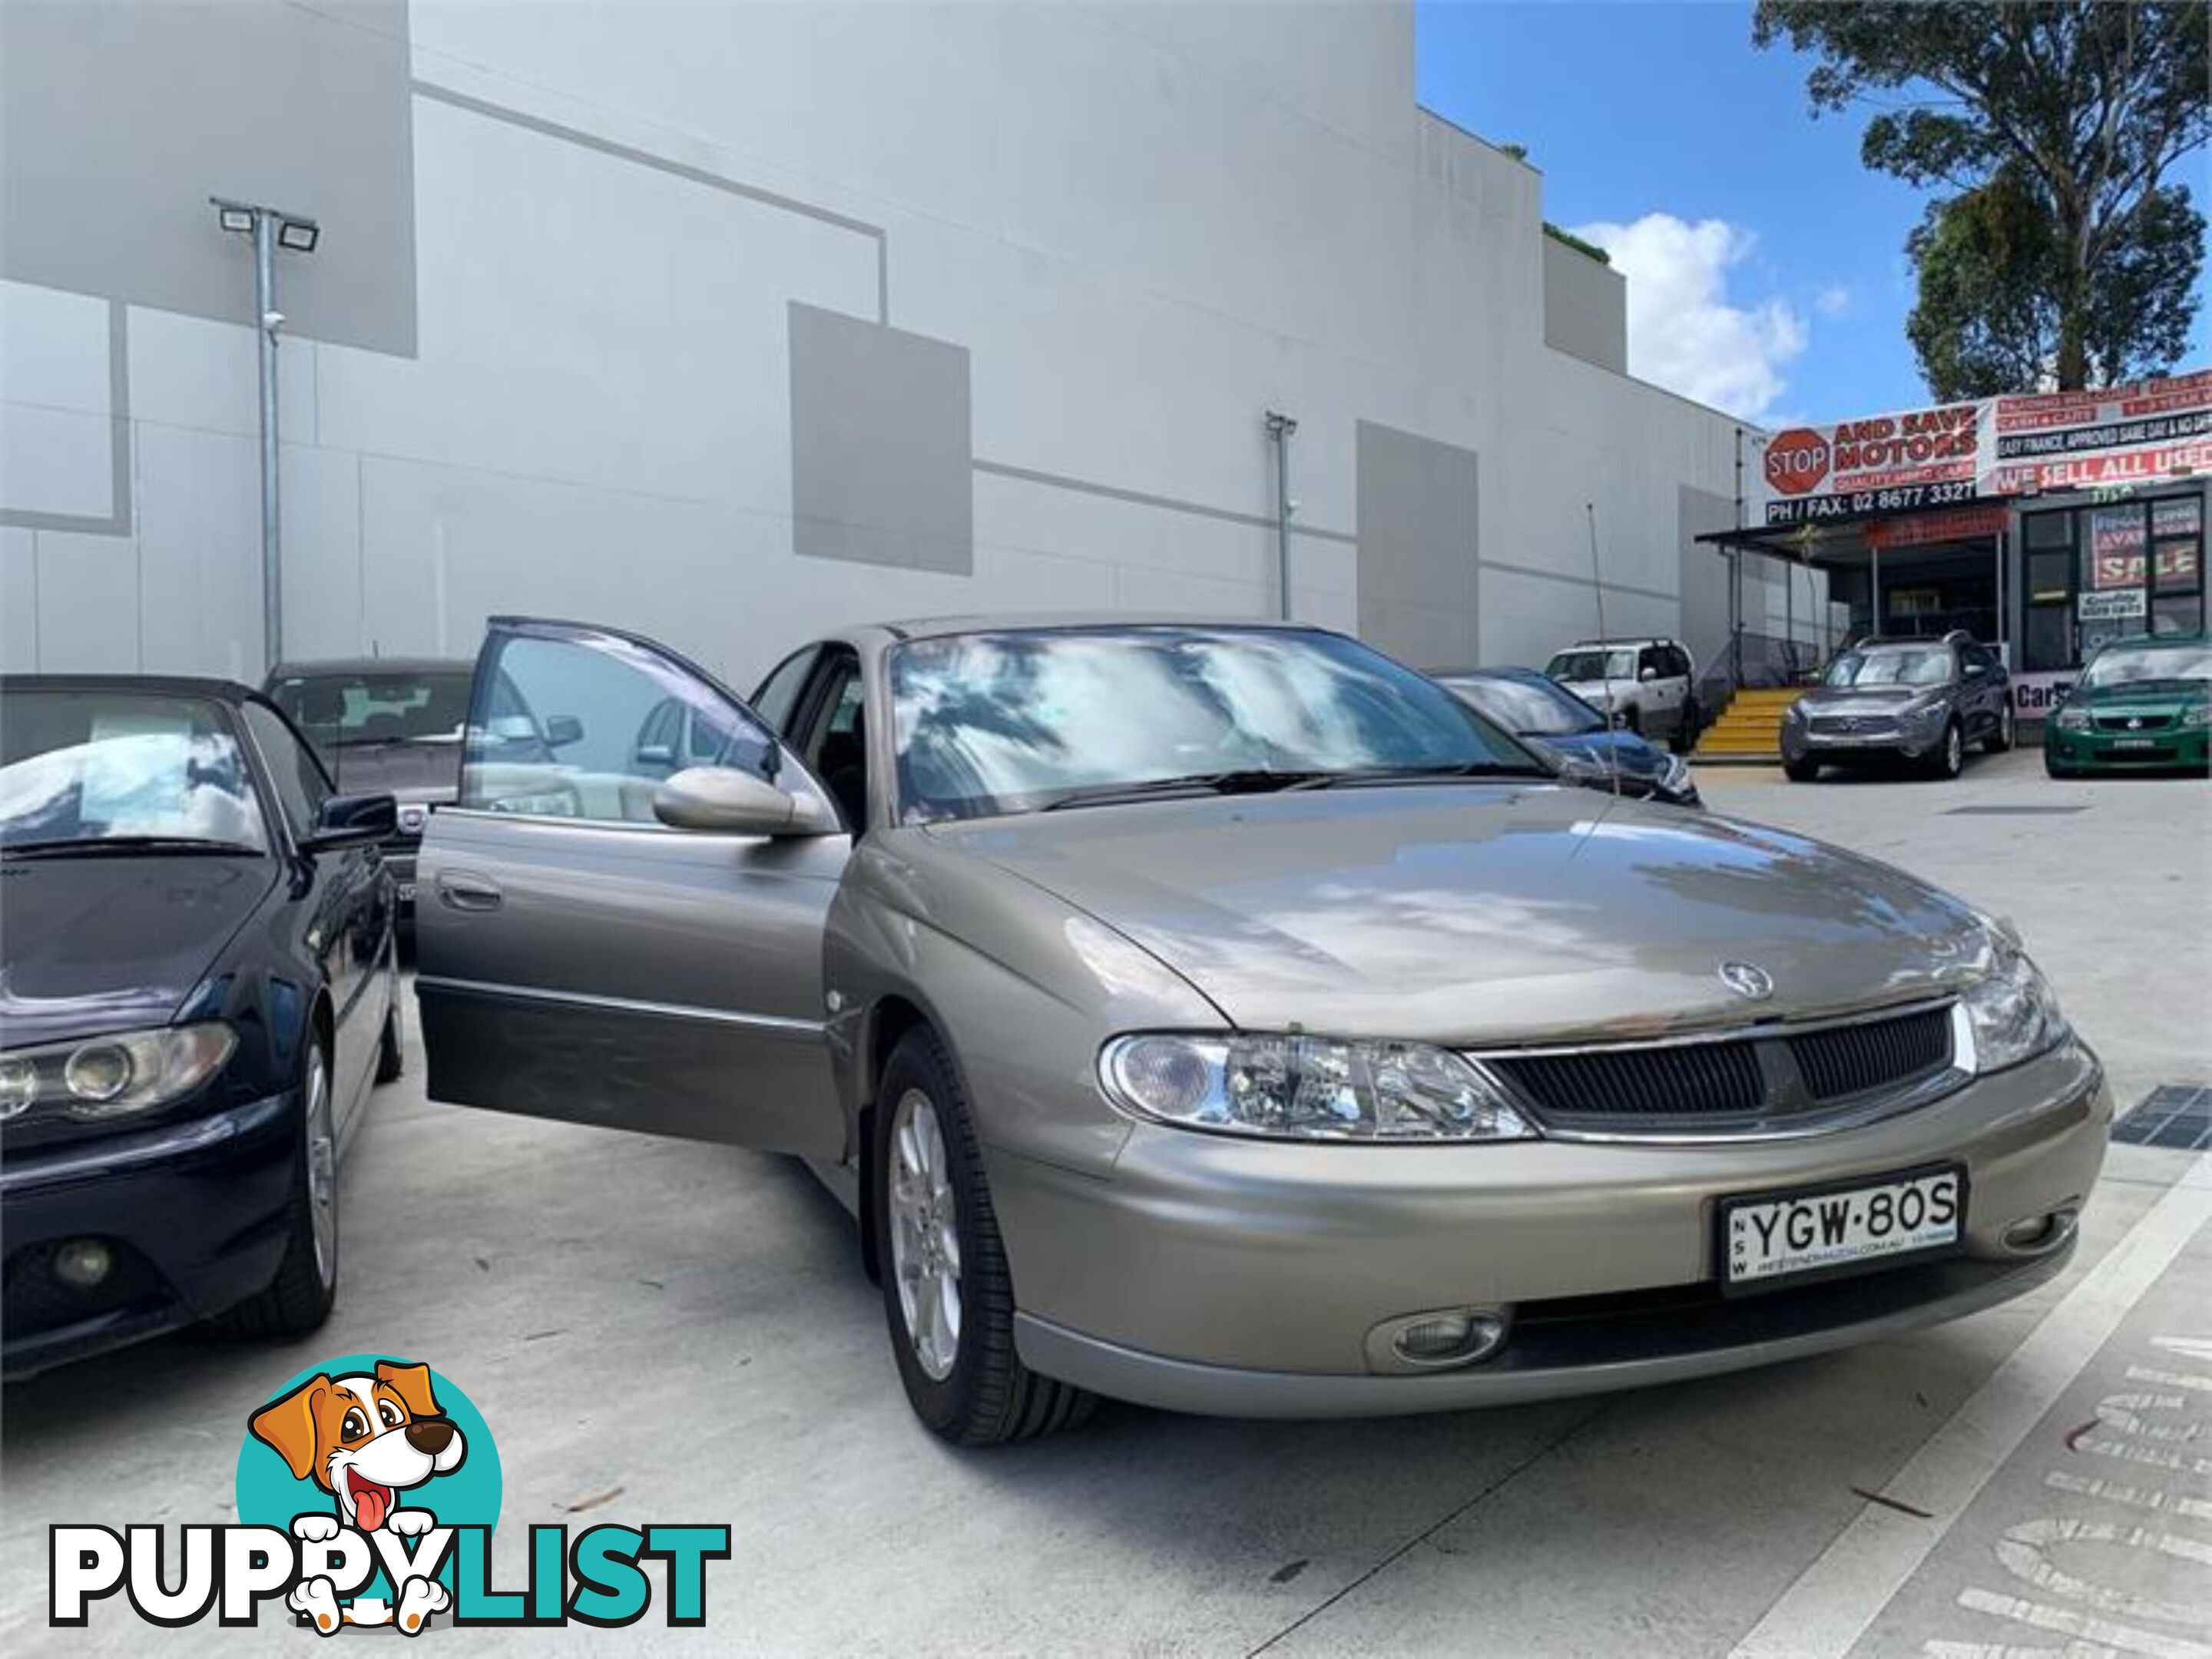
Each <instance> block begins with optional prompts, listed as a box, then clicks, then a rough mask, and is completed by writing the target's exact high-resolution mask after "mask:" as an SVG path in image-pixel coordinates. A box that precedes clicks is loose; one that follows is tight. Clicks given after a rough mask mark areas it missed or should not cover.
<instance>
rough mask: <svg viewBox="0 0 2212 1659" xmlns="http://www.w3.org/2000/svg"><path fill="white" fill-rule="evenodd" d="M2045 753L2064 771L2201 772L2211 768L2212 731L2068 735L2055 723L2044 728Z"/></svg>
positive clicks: (2199, 728) (2174, 729)
mask: <svg viewBox="0 0 2212 1659" xmlns="http://www.w3.org/2000/svg"><path fill="white" fill-rule="evenodd" d="M2043 752H2044V756H2045V758H2046V759H2048V760H2049V761H2050V763H2051V765H2052V766H2053V767H2055V768H2057V769H2059V770H2061V771H2071V772H2157V771H2174V770H2180V771H2193V772H2202V771H2203V770H2205V769H2207V767H2208V766H2212V731H2208V730H2207V729H2206V728H2205V727H2203V726H2186V727H2184V726H2169V727H2166V729H2165V730H2163V731H2158V732H2140V733H2136V732H2100V731H2095V730H2092V731H2087V732H2069V731H2065V730H2063V729H2062V728H2061V727H2060V726H2058V725H2057V723H2056V722H2055V721H2054V722H2052V723H2051V724H2049V725H2047V726H2045V728H2044V732H2043Z"/></svg>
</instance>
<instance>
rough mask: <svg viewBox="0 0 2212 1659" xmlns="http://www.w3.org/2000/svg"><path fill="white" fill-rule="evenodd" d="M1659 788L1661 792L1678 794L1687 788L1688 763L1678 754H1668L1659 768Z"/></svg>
mask: <svg viewBox="0 0 2212 1659" xmlns="http://www.w3.org/2000/svg"><path fill="white" fill-rule="evenodd" d="M1658 787H1659V788H1660V790H1661V792H1662V793H1665V794H1669V795H1679V794H1681V793H1683V792H1684V791H1686V790H1687V789H1689V788H1690V787H1692V785H1691V782H1690V763H1689V762H1687V761H1686V760H1684V759H1683V758H1682V757H1680V755H1669V756H1668V757H1667V759H1666V762H1665V763H1664V764H1662V766H1661V767H1660V769H1659V786H1658Z"/></svg>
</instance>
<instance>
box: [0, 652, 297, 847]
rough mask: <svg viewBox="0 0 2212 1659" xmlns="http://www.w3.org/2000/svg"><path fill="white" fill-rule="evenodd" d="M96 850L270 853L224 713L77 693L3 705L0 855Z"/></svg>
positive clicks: (199, 700) (12, 694) (29, 693)
mask: <svg viewBox="0 0 2212 1659" xmlns="http://www.w3.org/2000/svg"><path fill="white" fill-rule="evenodd" d="M103 842H105V843H108V844H111V845H114V846H123V845H125V844H133V843H135V844H140V845H143V844H146V843H149V842H162V843H173V844H176V845H178V846H187V845H205V846H207V847H208V848H210V849H211V850H221V849H228V850H232V851H236V852H245V853H258V852H261V851H263V850H264V849H265V848H266V847H267V846H268V832H267V830H266V829H265V827H264V824H263V822H262V817H261V807H260V804H259V801H258V799H257V798H256V796H255V794H254V789H253V782H252V776H251V775H250V774H249V773H248V772H247V770H246V761H245V758H244V757H243V755H242V754H241V753H240V750H239V745H238V740H237V738H235V737H234V735H233V733H232V730H231V726H230V723H229V721H228V719H227V718H226V717H225V715H224V714H223V712H222V708H221V707H220V706H219V705H217V704H216V703H215V702H211V701H210V700H209V699H206V698H204V697H191V696H160V695H155V694H152V693H146V692H137V691H129V690H77V689H67V690H64V689H56V690H10V691H9V694H8V696H6V697H5V698H4V699H0V848H7V849H9V850H21V849H25V848H33V847H40V848H46V847H55V846H82V847H84V848H95V847H97V846H98V845H99V844H100V843H103Z"/></svg>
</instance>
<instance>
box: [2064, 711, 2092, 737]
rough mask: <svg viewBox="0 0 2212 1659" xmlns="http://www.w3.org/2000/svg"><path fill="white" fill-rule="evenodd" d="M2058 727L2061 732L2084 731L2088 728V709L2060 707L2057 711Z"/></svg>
mask: <svg viewBox="0 0 2212 1659" xmlns="http://www.w3.org/2000/svg"><path fill="white" fill-rule="evenodd" d="M2058 729H2059V730H2060V731H2062V732H2086V731H2087V730H2088V729H2089V711H2088V710H2087V709H2086V708H2062V709H2060V710H2059V711H2058Z"/></svg>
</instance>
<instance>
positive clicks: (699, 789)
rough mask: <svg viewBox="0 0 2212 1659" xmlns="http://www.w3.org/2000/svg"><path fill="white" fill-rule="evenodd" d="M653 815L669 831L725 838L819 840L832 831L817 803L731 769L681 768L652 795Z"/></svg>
mask: <svg viewBox="0 0 2212 1659" xmlns="http://www.w3.org/2000/svg"><path fill="white" fill-rule="evenodd" d="M653 817H656V818H659V820H660V821H661V822H662V823H665V824H666V825H668V826H669V827H670V828H671V829H706V830H711V831H716V832H719V833H720V834H722V835H726V836H818V835H821V834H823V833H824V832H825V831H827V830H828V829H829V817H828V814H826V813H825V812H823V810H822V808H821V807H820V805H818V804H817V803H816V802H814V801H812V800H810V799H802V798H800V797H799V796H797V795H791V794H786V793H784V792H783V791H782V790H781V789H779V788H777V787H775V785H774V784H772V783H769V782H768V781H765V780H763V779H761V778H757V777H755V776H754V775H752V774H751V773H750V772H741V771H739V770H738V769H737V768H736V767H734V766H688V767H686V768H684V770H682V771H681V772H678V774H676V775H675V776H674V777H671V779H669V780H668V781H667V782H665V783H664V784H662V785H661V786H660V787H659V788H658V789H656V790H655V791H653Z"/></svg>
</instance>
